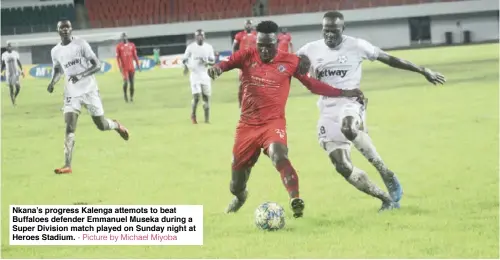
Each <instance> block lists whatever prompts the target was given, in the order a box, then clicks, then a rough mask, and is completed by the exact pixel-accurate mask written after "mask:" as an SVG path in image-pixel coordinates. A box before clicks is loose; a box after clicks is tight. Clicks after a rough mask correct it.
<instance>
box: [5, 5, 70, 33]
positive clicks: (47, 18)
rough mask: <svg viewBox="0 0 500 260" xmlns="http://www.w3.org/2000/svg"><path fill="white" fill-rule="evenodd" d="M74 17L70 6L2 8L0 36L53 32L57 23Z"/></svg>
mask: <svg viewBox="0 0 500 260" xmlns="http://www.w3.org/2000/svg"><path fill="white" fill-rule="evenodd" d="M75 16H76V15H75V8H74V6H73V5H71V4H64V5H49V6H29V7H17V8H2V26H1V28H2V35H10V34H25V33H36V32H50V31H55V29H56V28H55V24H56V23H57V21H59V20H60V19H63V18H65V19H69V20H70V21H72V22H74V21H75Z"/></svg>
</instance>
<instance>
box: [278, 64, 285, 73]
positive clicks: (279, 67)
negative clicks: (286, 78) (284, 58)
mask: <svg viewBox="0 0 500 260" xmlns="http://www.w3.org/2000/svg"><path fill="white" fill-rule="evenodd" d="M278 71H279V72H284V71H285V66H283V65H281V64H280V65H279V66H278Z"/></svg>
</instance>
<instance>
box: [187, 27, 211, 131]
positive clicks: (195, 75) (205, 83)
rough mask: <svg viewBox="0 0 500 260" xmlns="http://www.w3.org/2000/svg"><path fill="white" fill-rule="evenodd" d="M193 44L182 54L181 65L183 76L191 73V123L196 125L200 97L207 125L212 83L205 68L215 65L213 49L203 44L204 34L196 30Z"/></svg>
mask: <svg viewBox="0 0 500 260" xmlns="http://www.w3.org/2000/svg"><path fill="white" fill-rule="evenodd" d="M194 36H195V39H196V41H195V42H192V43H191V44H189V45H188V46H187V48H186V52H185V53H184V58H183V60H182V63H183V64H184V75H187V73H188V72H189V71H191V75H190V76H189V81H190V83H191V93H192V94H193V100H192V102H191V108H192V112H191V121H192V122H193V124H197V123H198V121H197V120H196V109H197V107H198V102H199V101H200V95H201V97H202V99H203V110H205V123H209V117H210V95H211V94H212V81H211V79H210V77H209V76H208V73H207V66H209V65H213V64H214V63H215V54H214V48H213V47H212V45H210V44H208V43H207V42H205V33H204V32H203V30H201V29H198V30H197V31H196V32H195V34H194Z"/></svg>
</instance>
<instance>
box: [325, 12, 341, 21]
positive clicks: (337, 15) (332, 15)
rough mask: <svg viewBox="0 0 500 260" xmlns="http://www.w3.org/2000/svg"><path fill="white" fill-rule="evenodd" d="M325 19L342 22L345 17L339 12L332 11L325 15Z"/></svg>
mask: <svg viewBox="0 0 500 260" xmlns="http://www.w3.org/2000/svg"><path fill="white" fill-rule="evenodd" d="M323 18H328V19H332V20H335V19H337V18H338V19H340V20H344V15H343V14H342V13H341V12H339V11H331V12H327V13H325V15H323Z"/></svg>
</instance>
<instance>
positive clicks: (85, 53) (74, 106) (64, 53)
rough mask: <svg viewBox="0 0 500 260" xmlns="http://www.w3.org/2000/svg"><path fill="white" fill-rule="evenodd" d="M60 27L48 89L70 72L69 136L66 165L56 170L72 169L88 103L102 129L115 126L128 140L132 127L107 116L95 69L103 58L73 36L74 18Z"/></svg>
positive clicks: (66, 108)
mask: <svg viewBox="0 0 500 260" xmlns="http://www.w3.org/2000/svg"><path fill="white" fill-rule="evenodd" d="M57 30H58V32H59V35H60V36H61V42H60V43H58V44H57V45H56V46H55V47H54V48H52V51H51V56H52V63H53V73H52V80H51V81H50V83H49V86H48V87H47V91H48V92H49V93H52V92H53V91H54V85H55V84H56V82H57V81H58V80H59V79H60V77H61V74H62V73H64V75H65V76H66V84H65V86H64V107H63V111H64V120H65V122H66V138H65V141H64V156H65V163H64V166H63V167H61V168H58V169H55V170H54V172H55V173H56V174H64V173H71V172H72V170H71V158H72V154H73V147H74V145H75V130H76V123H77V119H78V115H79V114H80V111H81V109H82V107H86V108H87V110H88V112H89V113H90V115H91V116H92V120H93V121H94V124H95V125H96V126H97V128H98V129H99V130H101V131H106V130H115V131H116V132H118V133H119V134H120V136H121V137H122V138H123V139H125V140H128V138H129V133H128V130H127V129H126V128H125V127H124V126H123V125H121V124H120V123H119V122H118V121H116V120H111V119H107V118H105V117H104V109H103V106H102V102H101V98H100V96H99V89H98V87H97V81H96V79H95V76H94V73H96V72H98V71H99V70H100V66H101V65H100V61H99V59H98V58H97V56H96V55H95V53H94V52H93V51H92V49H91V48H90V45H89V44H88V43H87V42H86V41H85V40H83V39H80V38H76V37H72V36H71V31H72V27H71V23H70V21H67V20H65V21H60V22H59V23H58V24H57Z"/></svg>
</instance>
